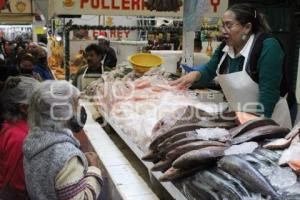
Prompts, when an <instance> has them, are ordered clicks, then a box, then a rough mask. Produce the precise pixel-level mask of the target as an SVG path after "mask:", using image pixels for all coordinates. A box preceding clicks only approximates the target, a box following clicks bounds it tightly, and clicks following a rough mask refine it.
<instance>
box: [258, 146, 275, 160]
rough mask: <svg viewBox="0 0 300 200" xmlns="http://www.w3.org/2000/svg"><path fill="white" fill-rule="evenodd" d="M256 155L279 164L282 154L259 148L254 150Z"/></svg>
mask: <svg viewBox="0 0 300 200" xmlns="http://www.w3.org/2000/svg"><path fill="white" fill-rule="evenodd" d="M254 153H255V154H259V155H262V156H265V157H267V158H269V159H270V160H272V161H274V162H277V161H278V160H279V158H280V154H278V153H276V152H275V151H270V150H268V149H264V148H257V149H255V150H254Z"/></svg>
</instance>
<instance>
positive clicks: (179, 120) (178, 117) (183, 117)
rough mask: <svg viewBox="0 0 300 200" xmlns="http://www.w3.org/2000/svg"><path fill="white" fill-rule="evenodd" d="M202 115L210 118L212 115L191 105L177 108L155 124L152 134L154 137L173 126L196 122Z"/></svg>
mask: <svg viewBox="0 0 300 200" xmlns="http://www.w3.org/2000/svg"><path fill="white" fill-rule="evenodd" d="M202 117H209V118H212V115H211V114H209V113H207V112H205V111H203V110H201V109H198V108H195V107H193V106H187V107H182V108H179V109H177V110H176V111H175V112H173V113H172V114H171V115H166V116H165V117H163V118H162V119H161V120H159V121H158V122H157V123H156V124H155V126H154V128H153V129H152V136H154V137H156V136H158V135H160V134H162V133H165V132H167V131H168V130H170V129H172V128H173V127H175V126H180V125H183V124H188V123H197V122H199V121H200V120H201V118H202Z"/></svg>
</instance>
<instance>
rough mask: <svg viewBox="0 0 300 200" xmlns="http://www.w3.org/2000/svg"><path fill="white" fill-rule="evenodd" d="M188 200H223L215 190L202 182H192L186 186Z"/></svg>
mask: <svg viewBox="0 0 300 200" xmlns="http://www.w3.org/2000/svg"><path fill="white" fill-rule="evenodd" d="M186 188H187V189H186V190H187V192H186V193H187V194H186V196H187V197H188V199H193V200H222V199H221V198H220V197H219V195H218V194H217V193H215V192H214V191H213V188H211V187H209V186H208V185H206V184H203V183H201V182H200V181H194V182H192V181H190V183H189V184H188V185H187V186H186Z"/></svg>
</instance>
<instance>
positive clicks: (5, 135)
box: [0, 76, 39, 200]
mask: <svg viewBox="0 0 300 200" xmlns="http://www.w3.org/2000/svg"><path fill="white" fill-rule="evenodd" d="M38 84H39V82H38V81H36V80H35V79H32V78H29V77H22V76H19V77H9V78H8V79H7V80H6V82H5V85H4V89H3V91H2V93H1V118H2V119H1V120H2V123H1V129H0V169H1V170H0V199H1V200H3V199H4V200H6V199H11V200H12V199H13V200H18V199H24V197H25V196H26V192H25V191H26V189H25V188H26V187H25V180H24V170H23V153H22V152H23V151H22V146H23V141H24V139H25V137H26V136H27V134H28V125H27V114H28V112H27V108H28V102H29V98H30V97H31V95H32V93H33V90H34V89H35V88H36V87H37V86H38Z"/></svg>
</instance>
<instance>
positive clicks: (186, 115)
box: [142, 106, 289, 181]
mask: <svg viewBox="0 0 300 200" xmlns="http://www.w3.org/2000/svg"><path fill="white" fill-rule="evenodd" d="M182 111H183V109H180V110H179V111H177V113H182ZM175 116H178V115H175ZM235 121H236V119H235V113H231V112H227V113H226V112H223V113H216V114H210V113H207V112H205V111H203V110H200V109H197V108H194V107H191V106H189V107H187V108H186V109H185V110H184V112H183V114H182V115H181V116H180V118H177V119H173V120H170V119H168V117H166V118H164V119H162V120H160V121H159V122H158V123H157V125H156V126H155V128H154V129H153V133H152V135H154V136H155V137H154V139H153V140H152V142H151V143H150V145H149V150H150V151H149V152H148V153H147V154H146V155H145V156H144V157H143V158H142V159H143V160H144V161H150V162H153V163H155V164H154V166H153V168H152V171H162V172H164V174H163V176H161V177H160V181H172V180H175V179H177V178H180V177H182V176H186V175H187V174H192V173H193V172H195V171H199V170H203V169H206V168H210V167H211V166H214V165H215V164H216V162H217V161H218V160H219V159H220V158H222V157H223V156H224V155H231V154H235V152H238V153H251V152H252V151H253V150H255V149H256V148H257V147H258V146H259V145H258V144H257V143H253V142H252V143H251V141H258V142H259V141H264V140H265V139H270V138H280V137H283V136H285V135H287V134H288V133H289V129H286V128H282V127H280V126H278V125H277V124H276V122H274V121H273V120H271V119H265V118H257V119H254V120H250V121H248V122H246V123H244V124H242V125H239V126H236V124H235ZM240 151H241V152H240Z"/></svg>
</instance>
